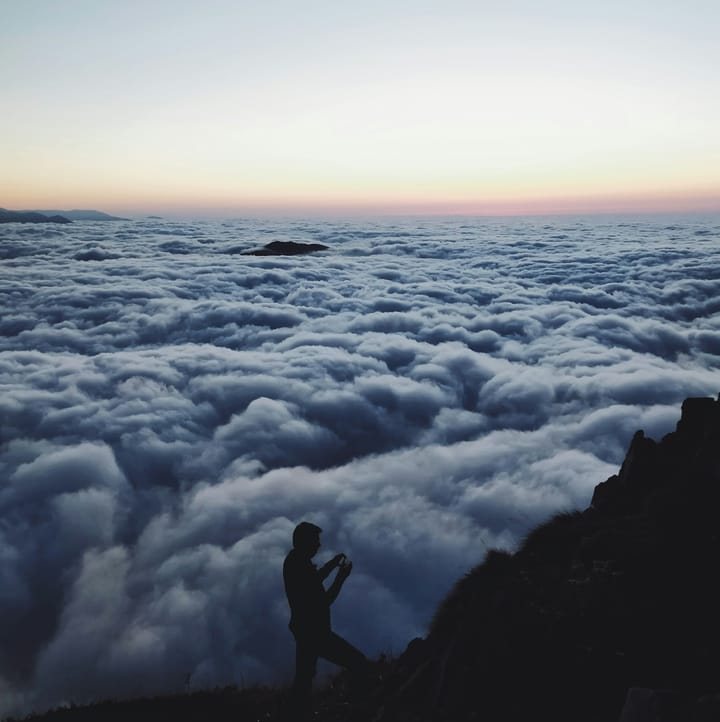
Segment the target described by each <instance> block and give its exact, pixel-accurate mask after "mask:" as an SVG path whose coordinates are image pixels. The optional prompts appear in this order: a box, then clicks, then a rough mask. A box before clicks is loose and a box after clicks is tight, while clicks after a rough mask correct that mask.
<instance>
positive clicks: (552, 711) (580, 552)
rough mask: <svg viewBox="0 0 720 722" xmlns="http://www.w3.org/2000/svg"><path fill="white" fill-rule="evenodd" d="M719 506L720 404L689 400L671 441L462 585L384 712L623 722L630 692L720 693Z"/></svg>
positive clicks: (629, 462) (417, 649) (642, 448)
mask: <svg viewBox="0 0 720 722" xmlns="http://www.w3.org/2000/svg"><path fill="white" fill-rule="evenodd" d="M718 502H720V401H716V400H713V399H709V398H707V399H687V400H686V401H685V402H684V403H683V406H682V418H681V420H680V422H679V423H678V425H677V429H676V431H674V432H673V433H671V434H668V435H667V436H665V437H664V438H663V439H662V440H661V441H660V442H659V443H656V442H655V441H653V440H651V439H648V438H646V437H645V435H644V434H643V432H642V431H638V432H637V433H636V434H635V436H634V438H633V440H632V443H631V444H630V448H629V450H628V453H627V456H626V459H625V461H624V463H623V465H622V468H621V469H620V472H619V473H618V474H617V475H616V476H613V477H611V478H610V479H608V480H607V481H606V482H603V483H601V484H599V485H598V486H597V487H596V489H595V493H594V495H593V499H592V505H591V506H590V508H588V509H586V510H585V511H578V512H574V513H565V514H559V515H557V516H556V517H554V518H553V519H551V520H550V521H549V522H547V523H546V524H544V525H541V526H540V527H538V528H536V529H535V530H533V531H532V532H531V533H530V534H529V535H528V537H527V539H526V540H525V543H524V544H523V546H522V547H521V548H520V550H519V551H518V552H517V553H515V554H513V555H511V554H507V553H502V552H492V553H490V554H489V555H488V557H487V559H486V561H485V562H484V563H483V564H481V565H480V566H478V567H477V568H475V569H473V570H472V571H471V572H470V573H469V574H468V575H467V576H466V577H464V578H463V579H461V580H460V581H459V582H458V583H457V584H456V586H455V588H454V589H453V590H452V592H451V593H450V595H449V596H448V597H447V598H446V599H445V601H444V602H443V604H442V605H441V606H440V608H439V609H438V611H437V613H436V616H435V619H434V620H433V624H432V628H431V631H430V634H429V635H428V637H427V639H425V640H422V641H419V642H415V643H414V646H412V647H409V648H408V650H407V651H406V652H405V654H404V655H403V656H402V657H401V658H400V659H399V660H398V662H397V665H396V668H397V672H396V676H397V679H396V680H395V682H394V683H393V684H394V685H395V687H396V689H395V691H392V690H391V689H388V691H387V700H386V702H385V704H384V708H385V711H384V712H383V713H382V715H381V716H380V717H379V718H378V719H380V720H384V721H385V722H390V720H394V722H404V721H406V720H407V721H409V720H411V719H413V720H445V719H447V720H450V719H452V720H457V721H458V722H462V721H463V720H474V719H504V720H525V719H553V720H576V721H577V720H593V719H598V720H603V719H604V720H615V719H618V717H619V715H620V710H621V708H622V706H623V701H624V699H625V696H626V694H627V690H628V689H629V688H631V687H649V688H655V689H672V690H676V691H677V692H678V694H680V695H681V697H683V699H686V700H687V705H688V707H687V709H688V710H690V709H691V708H692V709H693V710H694V707H693V705H695V703H696V701H697V700H698V699H699V698H700V697H701V696H702V695H707V694H709V693H717V692H718V691H720V689H719V687H720V685H719V683H718V680H717V676H716V675H717V670H718V668H719V665H720V622H719V619H720V617H719V615H718V611H717V610H718V609H720V592H719V591H718V589H719V588H720V584H718V583H717V573H718V572H717V569H718V563H719V562H720V523H718V508H719V505H718ZM706 702H707V701H705V703H706ZM698 704H700V703H699V702H698ZM712 704H713V707H712V710H711V714H712V713H714V714H718V707H717V706H716V705H717V700H716V701H715V702H713V703H712ZM688 714H690V712H688ZM692 714H695V712H694V711H693V712H692ZM687 719H695V717H690V716H688V717H687ZM697 719H705V717H697ZM708 719H710V718H708ZM718 719H720V717H718Z"/></svg>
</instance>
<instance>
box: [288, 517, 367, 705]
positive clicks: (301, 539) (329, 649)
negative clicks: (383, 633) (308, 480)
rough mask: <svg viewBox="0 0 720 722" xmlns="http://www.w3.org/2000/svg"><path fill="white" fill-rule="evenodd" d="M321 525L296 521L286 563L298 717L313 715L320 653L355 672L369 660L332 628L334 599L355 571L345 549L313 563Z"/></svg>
mask: <svg viewBox="0 0 720 722" xmlns="http://www.w3.org/2000/svg"><path fill="white" fill-rule="evenodd" d="M321 531H322V529H320V527H317V526H315V525H314V524H310V523H309V522H306V521H304V522H301V523H300V524H298V525H297V527H295V531H294V532H293V548H292V550H291V551H290V553H289V554H288V555H287V557H286V558H285V563H284V564H283V579H284V581H285V593H286V594H287V598H288V603H289V604H290V625H289V626H290V631H291V632H292V633H293V635H294V637H295V681H294V684H293V697H294V703H295V705H296V715H297V718H298V719H306V718H309V716H310V713H311V692H312V682H313V678H314V677H315V669H316V666H317V659H318V657H323V658H324V659H327V660H329V661H330V662H333V663H334V664H338V665H340V666H341V667H345V668H347V669H349V670H351V671H352V672H355V673H361V672H363V671H364V670H365V668H366V665H367V660H366V659H365V656H364V655H363V653H362V652H360V651H359V650H357V649H355V647H353V646H352V644H350V643H349V642H347V641H345V640H344V639H343V638H342V637H340V636H339V635H337V634H335V633H334V632H333V631H332V629H331V626H330V605H331V604H332V603H333V602H334V601H335V599H336V598H337V595H338V594H339V593H340V588H341V587H342V585H343V584H344V582H345V580H346V579H347V578H348V575H349V574H350V572H351V571H352V563H351V562H349V561H348V560H347V559H346V557H345V555H344V554H337V555H336V556H334V557H333V558H332V559H331V560H330V561H329V562H328V563H327V564H325V565H324V566H322V567H320V569H318V568H317V567H316V566H315V565H314V564H313V563H312V561H311V560H312V558H313V557H314V556H315V554H317V551H318V549H319V548H320V532H321ZM336 568H337V570H338V572H337V575H336V576H335V579H334V580H333V583H332V584H331V585H330V587H329V588H328V589H325V587H324V586H323V581H324V580H325V579H326V578H327V577H328V576H329V575H330V573H331V572H332V571H333V570H334V569H336Z"/></svg>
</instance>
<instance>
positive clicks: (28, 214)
mask: <svg viewBox="0 0 720 722" xmlns="http://www.w3.org/2000/svg"><path fill="white" fill-rule="evenodd" d="M0 223H72V221H71V220H70V219H69V218H65V216H59V215H50V216H48V215H44V214H43V213H38V212H37V211H9V210H7V209H6V208H0Z"/></svg>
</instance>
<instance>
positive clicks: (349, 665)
mask: <svg viewBox="0 0 720 722" xmlns="http://www.w3.org/2000/svg"><path fill="white" fill-rule="evenodd" d="M317 655H318V656H319V657H323V658H324V659H327V660H328V661H329V662H332V663H333V664H337V665H338V666H340V667H345V668H346V669H349V670H351V671H361V670H363V669H364V668H365V667H366V665H367V659H366V658H365V655H364V654H363V653H362V652H361V651H360V650H359V649H357V648H355V647H353V646H352V644H350V642H348V641H347V640H345V639H343V638H342V637H341V636H340V635H339V634H335V632H330V633H329V634H328V635H327V636H326V637H324V638H323V640H322V642H321V643H320V645H319V646H318V649H317Z"/></svg>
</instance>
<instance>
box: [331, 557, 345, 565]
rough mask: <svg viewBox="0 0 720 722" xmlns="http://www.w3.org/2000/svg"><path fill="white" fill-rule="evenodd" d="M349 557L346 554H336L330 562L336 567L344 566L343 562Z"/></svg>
mask: <svg viewBox="0 0 720 722" xmlns="http://www.w3.org/2000/svg"><path fill="white" fill-rule="evenodd" d="M345 559H347V557H346V556H345V555H344V554H336V555H335V556H334V557H333V558H332V559H331V560H330V564H332V565H333V566H334V567H339V566H342V563H343V562H344V561H345Z"/></svg>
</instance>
